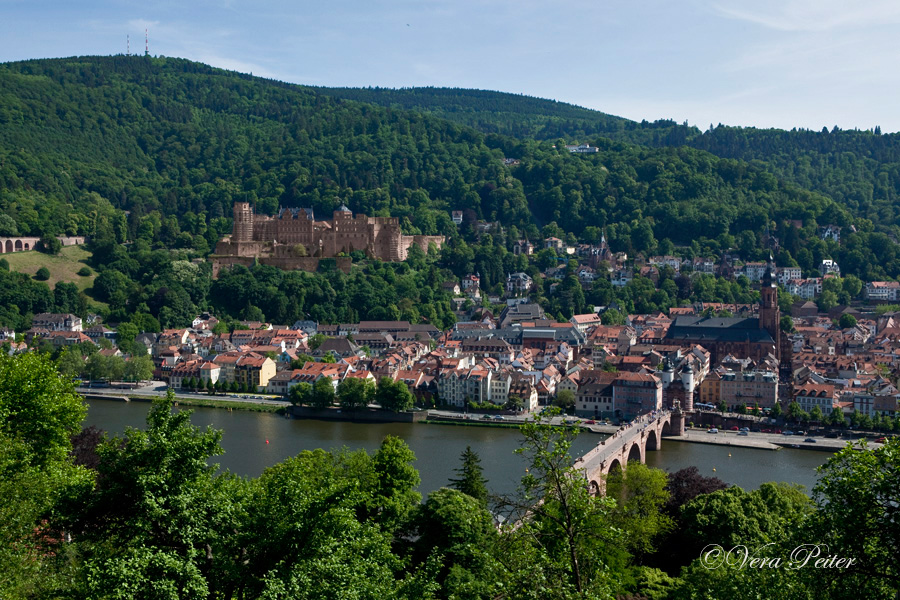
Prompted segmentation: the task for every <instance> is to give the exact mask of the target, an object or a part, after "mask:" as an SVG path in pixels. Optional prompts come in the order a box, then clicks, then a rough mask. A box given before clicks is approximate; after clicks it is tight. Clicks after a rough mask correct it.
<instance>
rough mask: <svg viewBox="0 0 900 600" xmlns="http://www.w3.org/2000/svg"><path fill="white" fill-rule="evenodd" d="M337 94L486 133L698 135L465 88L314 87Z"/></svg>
mask: <svg viewBox="0 0 900 600" xmlns="http://www.w3.org/2000/svg"><path fill="white" fill-rule="evenodd" d="M313 89H314V90H315V91H317V92H319V93H322V94H327V95H329V96H332V97H335V98H345V99H348V100H356V101H359V102H368V103H372V104H379V105H382V106H390V107H394V108H402V109H407V110H419V111H425V112H428V113H430V114H433V115H435V116H439V117H441V118H444V119H449V120H451V121H454V122H456V123H460V124H462V125H468V126H470V127H474V128H475V129H478V130H479V131H483V132H485V133H497V134H501V135H510V136H513V137H519V138H534V139H538V140H554V139H557V138H565V139H575V138H584V137H596V136H598V135H602V136H604V137H608V138H611V139H620V140H626V141H629V142H634V143H642V144H659V143H661V142H662V141H665V143H667V144H670V145H678V144H681V143H684V141H685V140H686V139H687V137H688V136H690V135H694V134H696V133H699V132H698V131H697V130H696V129H695V128H687V127H684V126H681V125H676V124H675V123H674V122H673V121H657V122H654V123H648V122H646V121H644V122H641V123H638V122H636V121H631V120H629V119H623V118H622V117H616V116H613V115H608V114H606V113H602V112H600V111H596V110H591V109H589V108H583V107H581V106H576V105H574V104H568V103H566V102H557V101H555V100H545V99H543V98H535V97H532V96H525V95H522V94H509V93H505V92H494V91H489V90H472V89H464V88H439V87H421V88H402V89H392V88H378V87H375V88H326V87H317V88H313Z"/></svg>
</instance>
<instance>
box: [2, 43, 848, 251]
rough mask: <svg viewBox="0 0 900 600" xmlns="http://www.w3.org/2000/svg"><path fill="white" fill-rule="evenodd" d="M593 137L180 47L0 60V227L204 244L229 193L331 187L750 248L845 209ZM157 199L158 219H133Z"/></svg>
mask: <svg viewBox="0 0 900 600" xmlns="http://www.w3.org/2000/svg"><path fill="white" fill-rule="evenodd" d="M559 110H560V111H563V112H565V111H564V110H563V108H560V109H559ZM565 110H569V109H565ZM594 143H595V144H598V145H599V146H600V148H601V151H600V152H598V153H597V154H593V155H584V156H574V155H570V154H569V153H568V152H567V151H565V149H563V148H556V147H554V146H553V145H552V144H551V143H550V142H539V141H534V140H522V139H518V138H513V137H510V136H504V135H499V134H484V133H482V132H479V131H477V130H475V129H473V128H469V127H465V126H462V125H459V124H455V123H452V122H450V121H448V120H446V119H442V118H438V117H435V116H433V115H429V114H423V113H421V112H416V111H407V110H403V109H395V108H389V107H379V106H374V105H371V104H366V103H362V102H351V101H342V100H337V99H334V98H331V97H329V96H326V95H324V94H320V93H317V92H315V91H313V90H312V89H311V88H304V87H300V86H292V85H287V84H283V83H279V82H274V81H268V80H264V79H260V78H255V77H251V76H247V75H241V74H236V73H231V72H227V71H222V70H219V69H214V68H211V67H208V66H206V65H202V64H198V63H194V62H190V61H187V60H182V59H170V58H147V57H126V56H115V57H80V58H70V59H53V60H35V61H25V62H18V63H8V64H5V65H0V210H2V212H3V213H4V214H6V215H7V216H8V217H10V218H11V219H12V220H14V224H10V223H9V220H8V219H6V220H4V221H3V223H0V225H2V226H3V227H6V228H10V227H15V228H16V229H17V230H18V231H19V232H21V233H33V234H43V233H61V232H63V231H65V232H69V233H76V232H77V233H82V234H87V235H95V233H96V229H97V228H98V227H101V228H102V227H108V228H112V229H114V230H115V231H116V235H117V236H118V237H119V238H121V239H134V238H135V237H137V236H138V233H139V229H140V228H141V227H144V228H145V230H146V229H150V230H151V234H152V236H151V238H152V239H153V241H155V242H158V243H161V244H168V245H175V244H177V243H179V235H180V234H182V233H187V234H189V235H192V236H194V237H196V236H197V235H204V236H206V239H207V242H208V243H209V245H210V246H211V245H212V244H213V243H214V242H215V240H216V238H217V237H218V236H219V235H221V233H223V232H224V231H227V230H228V227H229V222H228V217H229V216H230V214H231V205H232V203H233V202H234V201H238V200H245V201H249V202H251V203H253V205H254V206H255V207H256V209H257V211H259V212H263V213H272V212H274V211H275V210H276V209H277V208H278V206H279V205H282V206H312V207H313V208H314V209H316V210H317V211H321V212H322V213H324V214H326V215H327V214H329V213H330V211H331V210H332V209H333V208H334V207H336V206H337V205H338V204H339V202H340V201H342V200H343V201H345V202H346V203H347V204H348V206H349V207H350V208H351V209H353V210H354V211H359V212H365V213H368V214H381V215H386V214H392V215H395V216H399V217H401V220H402V222H403V225H404V227H405V229H406V230H407V231H413V232H417V231H418V232H421V233H425V234H432V233H451V232H454V231H455V228H454V227H453V226H452V224H450V221H449V211H450V210H453V209H464V210H465V209H470V210H472V211H473V212H474V213H475V216H476V217H478V218H483V219H486V220H497V221H500V222H501V223H503V224H505V225H515V226H517V227H519V228H526V227H529V226H534V225H539V226H540V225H544V224H546V223H548V222H551V221H556V222H557V223H558V224H559V225H560V227H562V228H563V229H564V230H565V231H570V232H573V233H575V234H581V233H582V232H583V231H584V229H585V228H586V227H588V226H592V227H595V228H596V227H604V226H610V231H609V234H610V237H611V239H612V242H613V244H614V245H616V246H619V247H622V248H627V249H629V250H632V249H633V250H644V251H646V250H649V249H651V248H654V247H655V244H656V241H657V240H663V239H664V238H669V239H671V241H672V242H674V243H676V244H677V243H683V244H689V243H691V242H692V241H694V240H697V239H699V238H702V237H706V238H710V239H714V238H716V237H718V236H721V235H726V236H727V235H731V236H736V235H739V234H743V233H744V232H747V233H746V235H748V236H750V237H749V238H748V239H747V240H745V241H746V244H745V245H747V246H748V247H750V246H754V245H756V246H759V244H758V239H759V235H760V234H761V233H762V231H763V230H764V228H765V224H766V222H767V221H768V220H779V221H780V220H784V219H802V220H805V221H808V222H809V223H814V222H816V220H817V219H818V220H822V222H823V223H824V222H828V223H836V224H848V223H849V222H850V221H851V220H852V219H851V217H850V216H849V214H847V213H845V212H844V211H842V210H841V209H840V207H838V206H837V205H835V204H834V203H832V202H831V201H830V200H828V199H827V198H825V197H822V196H817V195H814V194H810V193H809V192H807V191H805V190H803V189H801V188H799V187H797V186H794V185H790V184H785V183H783V182H781V181H778V180H777V179H776V178H775V177H772V175H771V174H770V173H768V172H766V170H765V169H764V168H759V167H753V166H752V165H748V164H746V163H743V162H740V161H733V160H722V159H718V158H716V157H714V156H712V155H711V154H708V153H706V152H700V151H697V150H693V149H690V148H677V149H666V148H662V149H653V148H648V147H641V146H635V145H630V144H625V143H622V142H614V141H609V140H608V139H607V138H605V137H598V138H597V139H596V140H594ZM504 157H512V158H517V159H520V160H521V161H522V164H521V165H520V166H515V167H509V166H506V165H505V164H504V162H503V158H504ZM115 208H118V209H123V210H128V211H130V216H129V220H128V222H127V223H124V222H123V219H122V218H121V216H120V214H119V213H115V214H111V215H110V214H107V213H108V211H109V210H112V209H115ZM153 211H159V215H160V217H161V218H156V219H155V220H151V222H149V223H148V222H146V219H145V217H147V216H148V215H149V214H150V213H152V212H153ZM92 215H93V216H92ZM176 217H181V218H176ZM173 220H174V222H173ZM188 239H189V238H185V239H184V240H183V241H181V242H180V243H190V242H189V241H188ZM720 241H721V243H722V244H724V245H728V244H729V243H731V241H732V240H729V239H727V238H723V239H722V240H720Z"/></svg>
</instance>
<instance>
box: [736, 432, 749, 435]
mask: <svg viewBox="0 0 900 600" xmlns="http://www.w3.org/2000/svg"><path fill="white" fill-rule="evenodd" d="M738 435H750V432H749V431H738Z"/></svg>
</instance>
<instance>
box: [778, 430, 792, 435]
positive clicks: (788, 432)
mask: <svg viewBox="0 0 900 600" xmlns="http://www.w3.org/2000/svg"><path fill="white" fill-rule="evenodd" d="M781 435H794V432H793V431H787V430H785V431H782V432H781Z"/></svg>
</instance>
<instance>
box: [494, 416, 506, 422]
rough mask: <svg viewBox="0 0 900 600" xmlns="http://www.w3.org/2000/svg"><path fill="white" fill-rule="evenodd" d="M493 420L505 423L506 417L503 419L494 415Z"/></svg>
mask: <svg viewBox="0 0 900 600" xmlns="http://www.w3.org/2000/svg"><path fill="white" fill-rule="evenodd" d="M494 420H495V421H505V420H506V417H504V416H503V415H495V416H494Z"/></svg>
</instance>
